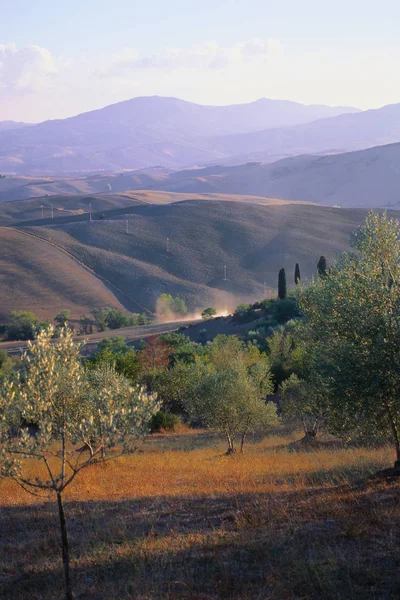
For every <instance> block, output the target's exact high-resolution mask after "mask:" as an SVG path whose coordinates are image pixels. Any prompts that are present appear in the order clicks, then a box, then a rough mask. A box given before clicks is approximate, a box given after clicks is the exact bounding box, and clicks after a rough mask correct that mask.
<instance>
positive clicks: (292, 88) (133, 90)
mask: <svg viewBox="0 0 400 600" xmlns="http://www.w3.org/2000/svg"><path fill="white" fill-rule="evenodd" d="M0 9H1V15H2V18H1V21H0V120H4V119H7V118H12V119H21V120H28V121H35V120H41V119H45V118H56V117H65V116H68V115H70V114H75V113H77V112H81V111H85V110H90V109H91V108H98V107H100V106H103V105H105V104H108V103H111V102H117V101H119V100H123V99H126V98H129V97H133V96H137V95H150V94H159V95H174V96H178V97H183V98H185V99H188V100H192V101H195V102H196V101H198V102H200V103H214V104H227V103H235V102H245V101H251V100H254V99H256V98H259V97H261V96H266V97H271V98H287V99H290V100H297V101H299V102H304V103H326V104H343V105H344V104H346V105H354V106H360V107H361V108H369V107H377V106H382V105H383V104H388V103H392V102H399V101H400V76H399V73H398V64H399V62H400V41H399V27H400V25H399V24H400V3H399V2H398V1H395V0H382V1H381V2H376V0H375V1H372V0H364V1H361V0H347V1H345V0H334V1H332V2H329V3H328V2H327V1H326V0H319V1H318V0H275V1H269V0H247V1H245V0H225V1H224V0H219V1H218V0H213V1H211V0H203V1H201V2H190V1H189V0H186V1H183V0H147V1H146V0H141V1H140V2H137V1H135V0H113V1H109V0H80V1H78V0H69V1H63V2H58V1H57V0H52V1H51V0H35V1H34V2H33V1H32V0H30V1H28V0H0Z"/></svg>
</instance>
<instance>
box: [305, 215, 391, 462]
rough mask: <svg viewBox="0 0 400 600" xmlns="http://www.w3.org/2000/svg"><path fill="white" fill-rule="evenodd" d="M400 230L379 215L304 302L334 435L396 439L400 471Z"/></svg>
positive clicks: (307, 291)
mask: <svg viewBox="0 0 400 600" xmlns="http://www.w3.org/2000/svg"><path fill="white" fill-rule="evenodd" d="M399 237H400V226H399V222H398V221H397V219H396V220H395V219H389V218H388V217H387V215H386V214H384V215H383V216H380V215H378V214H374V213H371V214H370V215H369V216H368V218H367V220H366V224H365V226H364V227H362V228H361V229H360V230H359V231H358V233H357V235H356V241H355V243H354V247H355V252H354V253H352V254H344V255H343V256H342V257H341V259H340V260H339V261H338V262H337V263H336V264H334V265H333V266H332V267H331V268H330V270H329V273H327V275H326V276H325V277H321V278H319V279H318V280H317V281H316V282H315V283H314V284H313V285H311V286H309V287H308V288H306V289H305V290H303V291H302V292H301V294H300V305H301V308H302V312H303V314H304V317H305V321H306V324H307V326H308V331H309V332H310V339H309V344H308V352H309V354H310V355H311V354H313V355H314V368H315V369H316V370H317V371H318V373H319V376H320V380H321V381H325V382H327V385H326V388H327V389H326V393H325V397H326V400H327V410H326V414H325V416H324V418H325V420H326V422H327V424H328V426H329V427H330V429H331V431H333V432H334V433H337V434H341V435H347V436H350V435H352V433H353V432H354V431H356V432H358V433H362V434H368V435H371V434H376V435H380V436H384V437H386V436H389V437H391V439H392V441H393V444H394V446H395V449H396V466H398V467H399V466H400V435H399V427H400V395H399V393H398V390H399V386H400V371H399V368H398V365H399V361H400V317H399V315H400V241H399Z"/></svg>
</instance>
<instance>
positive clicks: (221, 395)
mask: <svg viewBox="0 0 400 600" xmlns="http://www.w3.org/2000/svg"><path fill="white" fill-rule="evenodd" d="M271 392H272V382H271V375H270V369H269V362H268V358H267V357H266V356H265V355H262V354H261V353H260V352H259V350H258V349H257V348H256V347H255V346H246V345H245V344H244V343H243V342H241V341H240V340H239V339H238V338H236V337H234V336H222V335H221V336H217V337H216V338H215V340H214V342H213V344H212V346H211V356H210V361H209V362H208V363H206V364H204V366H203V370H202V371H201V372H199V371H198V382H197V384H196V385H194V386H192V388H191V389H190V390H189V393H187V395H186V399H185V401H184V403H185V407H186V410H187V411H188V413H189V415H190V416H191V418H192V419H193V420H194V421H195V422H201V423H203V424H204V425H205V426H207V427H213V428H216V429H218V430H219V431H221V432H223V433H224V434H225V436H226V438H227V441H228V453H229V454H231V453H233V452H235V451H236V446H235V440H236V438H237V436H238V435H240V436H241V451H243V446H244V441H245V438H246V435H247V433H248V432H249V431H250V430H251V429H253V428H254V427H256V426H260V425H273V424H276V423H277V416H276V407H275V405H274V404H273V403H266V400H265V398H266V396H267V395H268V394H270V393H271Z"/></svg>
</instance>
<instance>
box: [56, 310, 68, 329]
mask: <svg viewBox="0 0 400 600" xmlns="http://www.w3.org/2000/svg"><path fill="white" fill-rule="evenodd" d="M70 317H71V311H70V310H62V311H61V312H59V313H58V314H57V315H56V316H55V317H54V321H55V322H56V324H57V325H58V327H65V326H66V325H68V321H69V320H70Z"/></svg>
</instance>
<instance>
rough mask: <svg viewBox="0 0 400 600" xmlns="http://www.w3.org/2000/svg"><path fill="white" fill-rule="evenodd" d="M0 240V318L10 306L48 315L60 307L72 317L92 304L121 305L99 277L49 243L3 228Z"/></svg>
mask: <svg viewBox="0 0 400 600" xmlns="http://www.w3.org/2000/svg"><path fill="white" fill-rule="evenodd" d="M0 240H1V256H0V290H1V303H0V319H5V318H6V317H7V316H8V314H9V312H10V311H11V310H33V311H34V312H35V313H36V314H37V315H38V316H39V317H41V318H52V317H54V316H55V314H57V312H59V311H60V310H62V309H64V308H67V309H71V311H72V314H73V316H74V317H80V316H81V314H82V313H84V312H88V311H90V310H91V309H92V308H94V307H95V306H104V305H106V304H110V305H112V306H115V307H117V308H122V307H121V305H120V303H119V302H118V300H117V299H116V297H115V295H114V293H113V292H111V291H110V290H109V289H108V288H107V287H106V285H105V284H104V283H103V282H102V281H100V280H99V279H98V278H97V277H96V276H95V275H94V274H92V273H90V272H88V271H87V270H86V269H85V268H84V267H82V266H81V265H79V264H78V263H77V262H76V261H75V260H74V259H73V258H71V257H69V256H67V255H66V254H65V253H63V252H61V251H60V250H58V249H57V248H54V247H53V246H51V245H50V244H47V243H45V242H42V241H39V240H35V239H33V238H32V237H29V236H26V235H24V234H23V233H21V232H19V231H16V230H12V229H6V228H1V229H0Z"/></svg>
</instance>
